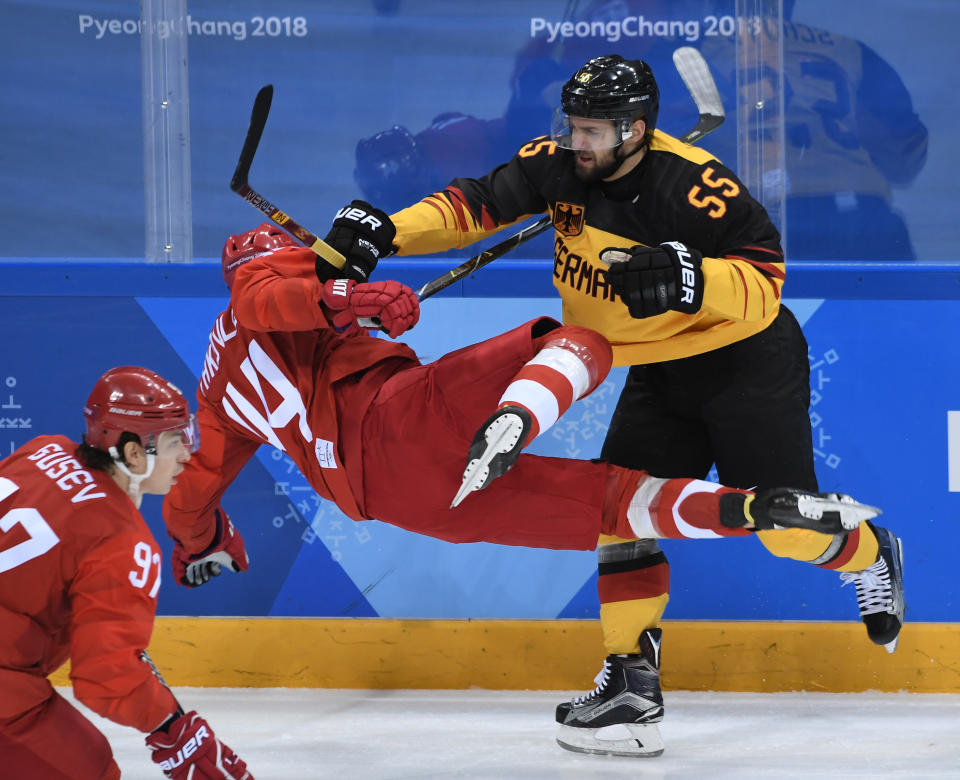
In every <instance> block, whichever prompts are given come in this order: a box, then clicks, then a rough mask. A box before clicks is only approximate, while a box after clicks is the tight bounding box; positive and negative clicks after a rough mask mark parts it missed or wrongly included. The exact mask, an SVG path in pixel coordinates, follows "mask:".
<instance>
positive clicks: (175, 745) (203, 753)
mask: <svg viewBox="0 0 960 780" xmlns="http://www.w3.org/2000/svg"><path fill="white" fill-rule="evenodd" d="M164 725H166V724H164ZM162 729H163V727H162V726H161V728H160V729H158V730H157V731H154V732H153V733H152V734H150V735H149V736H148V737H147V738H146V743H147V747H148V748H150V750H151V751H152V753H153V755H152V756H151V758H152V759H153V761H154V763H156V764H159V765H160V768H161V769H162V770H163V773H164V774H165V775H166V776H167V777H171V778H173V780H253V775H251V774H250V773H249V772H248V771H247V765H246V764H245V763H244V762H243V760H242V759H241V758H240V757H239V756H237V754H236V753H234V752H233V751H232V750H231V749H230V748H229V747H227V746H226V745H224V744H223V743H222V742H221V741H220V740H219V739H217V738H216V737H215V736H214V734H213V729H212V728H210V725H209V724H208V723H207V722H206V721H205V720H204V719H203V718H201V717H200V716H199V715H197V713H196V712H194V711H191V712H188V713H187V714H186V715H181V716H180V717H179V718H177V719H176V720H174V721H173V723H171V724H170V725H169V728H167V730H165V731H164V730H162Z"/></svg>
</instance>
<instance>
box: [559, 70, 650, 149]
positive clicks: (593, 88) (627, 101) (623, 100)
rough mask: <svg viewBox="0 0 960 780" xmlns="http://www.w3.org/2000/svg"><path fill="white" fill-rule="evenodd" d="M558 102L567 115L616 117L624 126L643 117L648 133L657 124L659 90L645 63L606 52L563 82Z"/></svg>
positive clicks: (592, 117) (626, 126) (614, 118)
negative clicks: (606, 53)
mask: <svg viewBox="0 0 960 780" xmlns="http://www.w3.org/2000/svg"><path fill="white" fill-rule="evenodd" d="M560 105H561V108H562V109H563V111H564V113H566V114H567V115H568V116H582V117H587V118H590V119H613V120H618V121H619V123H620V125H621V126H622V127H624V128H625V129H626V128H628V127H629V126H630V124H631V123H632V122H633V121H634V120H636V119H641V118H642V119H643V120H644V121H645V122H646V124H647V132H650V131H652V130H653V129H654V128H655V127H656V126H657V113H658V112H659V110H660V90H659V89H658V88H657V80H656V79H655V78H654V76H653V70H651V68H650V66H649V65H648V64H647V63H646V62H644V61H643V60H625V59H624V58H623V57H621V56H620V55H619V54H608V55H606V56H603V57H595V58H594V59H592V60H590V61H589V62H588V63H587V64H586V65H584V66H583V67H581V68H580V69H579V70H578V71H577V72H576V73H574V74H573V76H572V77H571V78H570V80H569V81H568V82H567V83H566V84H564V85H563V91H562V92H561V94H560Z"/></svg>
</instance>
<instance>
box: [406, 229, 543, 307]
mask: <svg viewBox="0 0 960 780" xmlns="http://www.w3.org/2000/svg"><path fill="white" fill-rule="evenodd" d="M551 224H553V218H552V217H550V216H546V217H541V218H540V219H538V220H537V221H536V222H534V223H532V224H530V225H527V226H526V227H525V228H523V230H521V231H520V232H519V233H514V234H513V235H512V236H510V237H509V238H506V239H504V240H503V241H501V242H500V243H499V244H494V245H493V246H492V247H490V248H489V249H485V250H484V251H483V252H481V253H480V254H478V255H476V256H475V257H471V258H470V259H469V260H467V261H466V262H464V263H461V264H460V265H458V266H457V267H456V268H454V269H453V270H451V271H447V272H446V273H445V274H444V275H443V276H438V277H437V278H436V279H432V280H430V281H429V282H427V283H426V284H425V285H423V287H421V288H419V289H418V290H417V298H419V299H420V300H421V301H422V300H425V299H427V298H429V297H430V296H431V295H435V294H436V293H438V292H440V291H441V290H443V289H446V288H447V287H449V286H450V285H451V284H454V283H455V282H459V281H460V280H461V279H463V278H464V277H467V276H469V275H470V274H472V273H473V272H474V271H479V270H480V269H481V268H483V267H484V266H485V265H489V264H490V263H492V262H493V261H494V260H496V259H497V258H499V257H503V256H504V255H505V254H506V253H507V252H511V251H513V250H514V249H516V248H517V247H518V246H520V245H521V244H524V243H526V242H527V241H529V240H530V239H531V238H534V237H535V236H539V235H540V234H541V233H542V232H543V231H545V230H546V229H547V228H549V227H550V225H551Z"/></svg>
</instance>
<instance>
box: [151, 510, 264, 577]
mask: <svg viewBox="0 0 960 780" xmlns="http://www.w3.org/2000/svg"><path fill="white" fill-rule="evenodd" d="M214 516H215V517H216V521H217V529H216V532H215V533H214V536H213V541H212V542H210V546H209V547H207V549H206V550H204V551H203V552H201V553H195V554H194V555H187V551H186V550H184V549H183V545H182V544H180V540H179V539H174V545H173V556H172V557H171V560H170V562H171V564H172V565H173V577H174V579H175V580H176V581H177V582H179V583H180V584H181V585H186V586H187V587H188V588H196V587H199V586H200V585H203V584H204V583H205V582H207V581H208V580H209V579H210V578H211V577H217V576H219V574H220V570H221V567H223V566H229V567H230V568H231V569H233V570H234V571H246V570H247V569H249V568H250V558H249V556H248V555H247V550H246V547H244V544H243V537H242V536H240V532H239V531H238V530H237V529H236V528H235V527H234V525H233V523H231V522H230V518H229V517H227V513H226V512H224V511H223V510H222V509H216V510H214Z"/></svg>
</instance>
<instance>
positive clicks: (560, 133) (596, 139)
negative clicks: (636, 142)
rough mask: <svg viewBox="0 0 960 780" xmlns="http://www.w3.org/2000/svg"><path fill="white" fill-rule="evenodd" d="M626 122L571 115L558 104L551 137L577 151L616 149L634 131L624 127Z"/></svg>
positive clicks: (554, 140) (565, 147)
mask: <svg viewBox="0 0 960 780" xmlns="http://www.w3.org/2000/svg"><path fill="white" fill-rule="evenodd" d="M624 124H625V123H624V122H621V121H618V120H613V119H588V118H587V117H582V116H569V115H567V113H566V112H565V111H564V110H563V108H561V107H560V106H557V108H555V109H554V110H553V124H552V125H551V127H550V138H551V139H552V140H553V142H554V143H555V144H556V145H557V146H559V147H560V148H561V149H572V150H574V151H577V152H600V151H604V150H605V149H615V148H616V147H618V146H620V144H622V143H623V142H624V141H626V140H627V139H628V138H629V137H630V136H631V135H633V133H631V132H630V130H629V129H627V128H624V127H623V125H624Z"/></svg>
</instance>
